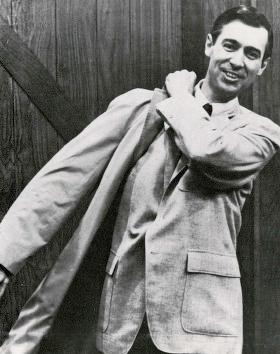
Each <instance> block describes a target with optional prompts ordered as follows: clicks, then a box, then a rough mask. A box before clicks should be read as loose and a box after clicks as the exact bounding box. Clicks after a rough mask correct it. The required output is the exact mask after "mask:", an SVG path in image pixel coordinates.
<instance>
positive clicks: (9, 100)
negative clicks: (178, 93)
mask: <svg viewBox="0 0 280 354" xmlns="http://www.w3.org/2000/svg"><path fill="white" fill-rule="evenodd" d="M0 8H1V14H2V16H3V17H4V18H6V19H7V21H11V1H10V0H0ZM0 96H1V104H0V116H1V119H0V146H1V149H0V181H1V182H0V199H1V203H0V220H2V218H3V216H4V215H5V213H6V212H7V210H8V208H9V206H10V204H11V200H14V198H15V196H14V194H15V193H14V190H13V187H14V173H15V172H14V163H15V158H14V132H13V96H12V80H11V79H10V77H9V75H8V74H7V72H6V71H5V70H4V69H3V68H1V67H0ZM7 302H8V297H7V296H5V297H4V298H3V300H1V302H0V345H1V343H2V341H3V339H4V338H5V337H6V336H7V332H8V330H9V323H7V320H6V319H5V317H6V314H7V312H6V308H7Z"/></svg>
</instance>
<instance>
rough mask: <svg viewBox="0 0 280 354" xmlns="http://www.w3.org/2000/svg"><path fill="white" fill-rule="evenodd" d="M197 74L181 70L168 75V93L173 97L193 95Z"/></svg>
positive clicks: (166, 82)
mask: <svg viewBox="0 0 280 354" xmlns="http://www.w3.org/2000/svg"><path fill="white" fill-rule="evenodd" d="M195 81H196V74H195V72H193V71H188V70H181V71H175V72H174V73H171V74H168V75H167V77H166V79H165V86H166V89H167V92H168V93H169V95H170V96H171V97H174V96H184V94H186V93H190V94H192V93H193V90H194V85H195Z"/></svg>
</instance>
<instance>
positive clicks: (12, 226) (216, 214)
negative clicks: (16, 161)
mask: <svg viewBox="0 0 280 354" xmlns="http://www.w3.org/2000/svg"><path fill="white" fill-rule="evenodd" d="M271 51H272V31H271V27H270V25H269V23H268V21H267V20H266V19H265V17H264V16H263V15H260V14H258V13H257V12H256V10H255V9H254V8H251V7H245V6H240V7H237V8H233V9H230V10H228V11H226V12H225V13H223V14H222V15H221V16H220V17H218V19H217V20H216V21H215V23H214V26H213V29H212V31H211V34H209V35H208V37H207V40H206V46H205V54H206V55H207V56H208V57H209V66H208V70H207V73H206V77H205V79H204V80H203V81H202V82H200V83H198V85H196V86H195V88H194V82H195V79H196V77H195V74H194V73H192V72H191V73H190V72H188V71H186V70H183V71H180V72H175V73H173V74H170V75H168V76H167V79H166V89H167V92H168V94H169V96H170V97H169V98H166V97H164V94H163V93H162V94H161V95H162V98H166V99H163V100H161V102H159V103H157V104H156V110H157V114H156V113H152V111H151V110H150V111H149V114H148V117H147V119H145V118H146V116H147V113H148V109H149V103H150V101H151V98H152V93H151V92H150V91H147V90H133V91H130V92H128V93H126V94H124V95H122V96H120V97H118V98H117V99H115V100H114V101H113V102H112V103H111V105H110V106H109V108H108V111H107V112H106V113H105V114H104V115H103V116H102V117H100V118H98V119H97V120H96V121H94V122H93V123H92V124H91V125H90V126H89V127H88V128H87V129H86V130H85V131H84V132H82V133H81V134H80V135H79V136H78V137H77V138H75V139H74V140H73V141H72V142H70V143H69V144H67V145H66V146H65V147H64V148H63V149H62V150H61V152H59V153H58V154H57V155H56V156H55V157H54V158H53V159H52V160H51V161H50V162H49V163H48V164H47V166H46V167H44V168H43V169H42V170H41V171H40V172H39V174H38V175H37V176H36V177H35V178H34V180H33V181H32V182H31V183H30V184H29V185H28V186H27V188H26V189H25V190H24V191H23V193H22V195H21V196H20V197H19V199H18V200H17V201H16V202H15V204H14V205H13V206H12V208H11V209H10V211H9V212H8V214H7V215H6V217H5V218H4V220H3V222H2V224H1V234H0V240H1V241H0V242H1V249H0V262H1V264H2V267H3V268H2V269H3V270H4V269H6V271H8V272H10V273H15V272H17V271H18V269H19V268H20V267H21V265H22V263H23V261H24V260H25V259H26V258H27V257H28V256H29V255H30V254H31V253H33V252H34V251H35V250H36V249H37V248H38V247H40V246H42V245H43V244H45V243H46V242H47V241H48V240H49V239H50V238H51V236H52V235H53V234H54V233H55V231H56V230H57V228H58V227H59V225H60V224H61V223H62V222H63V220H65V218H66V216H67V215H69V214H70V212H71V210H72V209H73V208H74V207H75V206H76V205H77V201H78V200H79V199H80V198H81V196H82V195H84V194H85V193H86V192H87V191H88V190H90V189H91V188H93V187H96V186H95V185H96V184H97V181H98V180H99V178H100V175H101V174H102V173H103V172H104V176H103V179H102V180H101V182H100V184H99V187H98V188H97V192H96V194H95V197H94V199H93V200H94V203H95V204H94V205H95V206H96V205H99V204H98V203H100V198H101V199H102V198H105V197H106V196H107V194H108V193H109V191H111V192H112V193H113V188H111V189H110V188H108V190H107V193H106V195H105V193H104V190H105V189H104V185H106V183H107V185H108V183H109V182H108V180H109V179H110V178H112V176H111V175H112V171H114V173H115V176H114V178H115V179H118V178H119V175H118V172H115V170H117V171H119V169H118V164H119V163H120V161H119V160H120V159H121V157H120V156H122V155H123V154H126V153H127V152H126V151H127V150H130V149H131V144H132V143H131V141H132V140H133V142H134V141H135V139H136V140H137V142H138V140H139V144H138V145H139V146H142V144H144V143H143V142H145V139H146V140H147V136H148V135H149V134H151V131H152V130H153V129H154V127H155V124H154V123H153V119H154V120H155V121H156V122H157V125H156V126H157V129H156V131H155V134H154V136H155V137H153V138H152V139H151V141H150V142H149V144H147V142H145V143H146V145H147V149H144V150H143V151H142V152H141V154H139V153H138V150H137V148H135V150H134V151H133V154H132V157H135V155H137V158H136V159H135V160H136V162H135V161H134V163H133V165H132V166H131V165H130V163H131V161H132V159H131V158H130V157H125V158H123V160H125V161H124V162H123V166H126V168H123V169H125V171H126V174H127V177H126V179H125V183H124V185H123V187H122V188H121V189H119V191H121V197H120V202H119V203H120V204H119V209H118V215H117V217H116V222H115V225H114V233H113V239H112V245H111V251H110V255H109V259H108V264H107V266H106V279H105V283H104V287H103V293H102V297H101V305H100V310H99V320H98V333H97V347H98V349H99V350H100V352H102V353H106V354H107V353H108V354H126V353H128V352H129V353H161V352H164V353H200V354H221V353H223V354H226V353H228V354H238V353H241V351H242V297H241V288H240V279H239V278H240V272H239V267H238V263H237V259H236V252H235V251H236V238H237V234H238V232H239V230H240V226H241V209H242V206H243V204H244V202H245V199H246V197H247V196H248V195H249V194H250V192H251V190H252V183H253V180H254V179H255V178H256V176H257V174H258V173H259V172H260V170H261V169H262V168H263V167H264V166H265V164H266V163H267V162H268V161H269V160H270V158H271V157H272V156H273V154H274V153H275V152H276V149H277V148H278V147H279V146H280V128H279V127H278V126H276V125H275V124H274V123H273V122H272V121H270V120H268V119H267V118H264V117H261V116H259V115H257V114H255V113H253V112H251V111H249V110H247V109H245V108H244V107H242V106H240V105H239V103H238V99H237V97H238V95H239V93H240V92H241V91H242V90H244V89H246V88H247V87H249V86H250V85H251V84H252V83H253V82H254V81H255V79H256V78H257V77H258V76H261V75H262V73H263V71H264V70H265V68H266V66H267V64H268V61H269V58H270V55H271ZM206 110H207V112H206ZM153 115H154V116H153ZM163 121H164V124H161V122H163ZM158 122H160V124H158ZM146 124H147V125H149V124H151V127H150V128H149V129H146V130H145V127H146ZM131 137H133V139H132V138H131ZM121 149H122V150H121ZM120 151H121V152H122V154H120ZM127 156H129V155H127ZM126 160H128V161H130V162H128V163H127V164H126ZM109 161H110V162H109ZM108 162H109V164H108ZM107 164H108V165H107ZM125 164H126V165H125ZM93 166H94V168H93ZM106 166H107V167H106ZM128 166H130V168H128ZM108 171H110V172H108ZM100 190H101V192H100ZM27 200H28V202H29V204H28V205H26V201H27ZM94 210H97V211H96V214H98V213H100V209H99V208H95V209H94ZM90 216H91V218H94V217H97V216H96V215H90ZM82 223H83V222H82ZM84 225H86V226H87V228H89V224H86V223H85V222H84ZM81 230H86V227H83V226H81V227H80V228H79V230H78V235H79V232H80V234H82V232H81ZM93 231H94V230H93V228H92V227H91V231H90V232H92V233H93ZM82 236H83V237H84V234H83V235H82ZM77 252H79V249H78V248H77ZM7 279H8V278H7V276H5V275H4V273H3V272H2V274H1V281H2V289H4V288H5V284H6V283H7ZM2 291H3V290H2ZM21 342H24V338H23V339H22V341H21ZM10 343H11V342H10ZM9 345H10V346H11V345H12V344H9ZM9 345H8V346H6V348H5V349H4V350H5V351H4V353H12V351H11V350H10V349H9ZM24 352H28V353H29V352H30V351H28V350H26V351H24Z"/></svg>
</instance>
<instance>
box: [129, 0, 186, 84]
mask: <svg viewBox="0 0 280 354" xmlns="http://www.w3.org/2000/svg"><path fill="white" fill-rule="evenodd" d="M130 16H131V25H130V28H131V65H132V82H133V86H135V87H143V88H148V89H154V88H155V87H162V86H163V85H164V80H165V77H166V75H167V74H168V73H169V72H172V71H175V70H181V69H182V30H181V2H180V1H176V0H175V1H174V0H173V1H170V0H164V1H162V0H161V1H159V0H156V1H144V0H140V1H139V0H132V1H131V2H130Z"/></svg>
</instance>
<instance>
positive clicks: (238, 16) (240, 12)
mask: <svg viewBox="0 0 280 354" xmlns="http://www.w3.org/2000/svg"><path fill="white" fill-rule="evenodd" d="M235 20H239V21H241V22H243V23H245V24H246V25H248V26H252V27H257V28H258V27H264V28H265V29H266V30H267V32H268V41H267V44H266V48H265V52H264V57H263V59H266V58H268V57H270V56H271V54H272V47H273V32H272V28H271V25H270V23H269V22H268V20H267V18H266V17H265V16H264V15H263V14H261V13H258V12H257V9H256V8H255V7H253V6H246V5H240V6H237V7H233V8H231V9H229V10H227V11H225V12H223V13H222V14H221V15H220V16H218V17H217V18H216V20H215V22H214V24H213V27H212V29H211V32H210V33H211V35H212V39H213V43H214V44H215V42H216V40H217V38H218V37H219V35H220V34H221V32H222V29H223V26H224V25H226V24H228V23H230V22H232V21H235Z"/></svg>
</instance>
